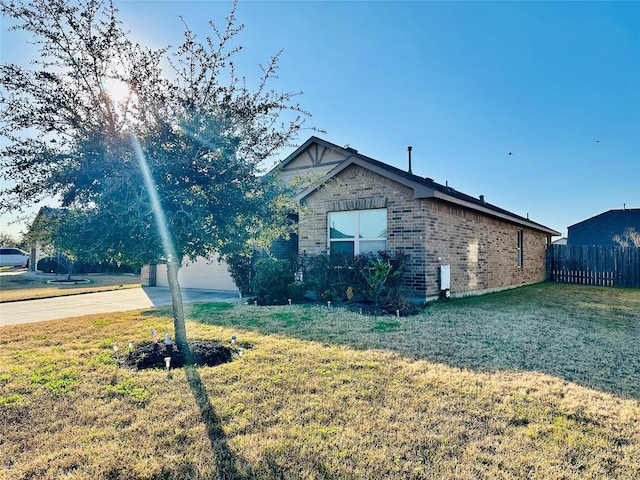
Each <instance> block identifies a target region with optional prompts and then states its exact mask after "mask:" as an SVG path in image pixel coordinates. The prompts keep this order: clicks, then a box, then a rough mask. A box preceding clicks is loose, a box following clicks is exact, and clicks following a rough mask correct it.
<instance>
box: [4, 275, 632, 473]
mask: <svg viewBox="0 0 640 480" xmlns="http://www.w3.org/2000/svg"><path fill="white" fill-rule="evenodd" d="M639 303H640V291H637V290H636V291H633V290H618V289H598V288H591V287H588V288H584V287H581V288H578V287H572V286H567V285H547V284H543V285H536V286H531V287H525V288H521V289H516V290H513V291H509V292H502V293H499V294H493V295H488V296H485V297H476V298H467V299H460V300H453V301H450V302H443V303H437V304H434V305H431V306H429V307H428V308H427V309H426V310H425V312H424V313H422V314H421V315H418V316H416V317H411V318H407V317H401V318H397V317H367V316H362V315H358V314H355V313H349V312H346V311H343V310H340V309H337V308H331V309H329V308H327V307H311V306H285V307H254V306H245V305H237V306H234V305H231V304H196V305H189V306H188V308H187V312H188V313H187V315H188V317H189V318H190V319H191V320H189V321H188V324H187V331H188V333H189V336H190V338H192V339H209V340H218V341H221V342H223V343H226V344H229V342H230V340H231V336H232V335H235V336H237V340H238V344H239V345H241V346H243V355H242V356H240V357H236V358H235V359H234V361H233V362H231V363H228V364H224V365H220V366H218V367H202V368H185V369H181V370H173V371H171V372H170V373H167V372H165V371H163V370H147V371H140V372H134V371H129V370H124V369H118V368H116V366H115V359H114V358H113V349H112V344H113V342H118V344H120V345H126V343H127V342H128V341H129V340H132V341H133V342H134V343H136V344H140V343H142V342H148V341H149V335H150V334H149V329H150V328H151V327H153V328H155V330H156V331H158V332H164V331H169V332H170V333H172V325H171V320H170V318H169V315H170V311H169V310H167V309H160V310H149V311H145V312H128V313H117V314H108V315H94V316H88V317H84V318H77V319H67V320H60V321H50V322H44V323H40V324H27V325H19V326H9V327H3V328H0V435H1V436H0V479H2V480H5V479H7V480H9V479H27V478H38V479H58V478H65V479H89V478H91V479H98V480H102V479H104V480H106V479H129V480H143V479H144V480H151V479H211V480H213V479H218V478H229V479H236V478H237V479H242V478H246V479H249V478H257V479H282V478H286V479H311V478H313V479H345V478H346V479H360V478H371V479H373V478H375V479H397V478H403V479H405V478H407V479H423V478H425V479H476V478H503V479H521V478H530V479H560V478H563V479H585V478H586V479H602V478H619V479H630V478H640V464H639V463H638V458H639V457H640V402H639V399H638V397H639V396H638V394H637V385H638V384H639V383H638V381H637V375H638V364H637V362H638V357H639V355H638V351H637V348H638V343H640V342H638V340H639V338H638V323H639V321H640V319H639V318H638V313H637V312H638V311H639V309H638V306H639ZM519 323H527V324H529V325H526V326H525V325H520V324H519ZM519 334H522V335H525V334H526V335H528V336H527V337H526V338H521V339H517V338H516V337H517V336H518V335H519ZM554 336H555V337H558V338H550V337H554ZM562 339H564V341H563V340H562ZM570 339H574V340H575V342H574V343H572V342H570V341H569V340H570ZM587 339H588V341H587ZM561 346H562V347H561ZM605 346H607V348H612V349H613V348H615V349H622V352H616V355H619V357H618V359H619V360H620V361H623V363H622V364H621V365H618V367H617V368H618V369H621V370H624V369H626V374H628V375H631V377H632V379H631V380H629V383H627V382H625V381H623V380H622V377H624V375H622V374H619V375H618V378H614V379H613V380H612V383H607V382H604V381H603V378H601V377H602V375H601V374H598V373H597V370H598V369H599V368H600V367H601V365H602V364H605V363H607V362H606V361H607V360H608V359H607V358H605V359H591V360H590V361H588V360H587V358H586V357H587V356H586V355H583V354H582V353H581V350H582V349H584V348H592V350H591V354H592V355H595V352H600V353H601V354H604V353H603V352H605V351H606V350H607V348H605ZM522 349H525V351H519V350H522ZM474 350H475V351H474ZM516 352H518V353H517V354H516ZM543 354H544V355H546V357H545V359H544V360H540V359H539V358H536V357H540V356H543ZM552 359H554V361H565V362H567V363H572V362H573V363H572V364H573V365H574V366H573V367H572V368H573V370H571V369H570V368H568V367H567V366H562V365H559V366H558V365H556V366H553V367H552V366H551V364H552V363H553V362H552V361H551V360H552ZM616 361H617V360H616ZM510 362H511V363H512V364H511V365H510ZM522 365H524V366H525V367H524V368H523V366H522ZM535 365H546V367H547V369H548V370H559V371H560V372H564V373H563V374H549V373H550V372H546V373H545V370H544V369H541V368H536V367H535ZM587 367H588V368H587ZM589 368H592V369H593V372H591V373H590V374H589V375H585V378H591V381H592V382H593V384H594V385H593V386H592V387H591V388H587V387H585V386H581V385H580V384H585V383H586V382H583V381H580V382H576V381H570V380H568V379H567V376H568V375H569V373H571V372H574V371H582V370H584V371H587V370H588V369H589ZM611 371H614V370H613V367H612V370H611ZM634 375H635V377H634ZM594 376H595V377H594ZM594 378H595V380H594ZM632 381H635V385H636V387H635V390H634V388H633V387H632V386H631V385H632V383H631V382H632ZM613 391H615V392H616V393H615V394H614V393H611V392H613Z"/></svg>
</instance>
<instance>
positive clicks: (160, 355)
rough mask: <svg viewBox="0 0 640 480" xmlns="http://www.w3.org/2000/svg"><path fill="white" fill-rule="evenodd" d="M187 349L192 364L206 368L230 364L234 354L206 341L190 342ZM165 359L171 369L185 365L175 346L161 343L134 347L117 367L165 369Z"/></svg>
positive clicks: (217, 343) (231, 350) (223, 347)
mask: <svg viewBox="0 0 640 480" xmlns="http://www.w3.org/2000/svg"><path fill="white" fill-rule="evenodd" d="M189 349H190V350H191V356H192V358H193V362H192V363H193V364H194V365H197V366H207V367H214V366H216V365H220V364H222V363H227V362H230V361H231V359H232V356H233V353H234V350H233V349H231V348H229V347H225V346H224V345H222V344H221V343H219V342H214V341H206V340H193V341H190V342H189ZM166 357H171V364H170V365H171V368H180V367H184V366H185V364H186V361H185V358H184V355H183V354H182V352H181V351H179V350H178V347H177V346H176V345H169V347H168V348H167V347H166V346H165V345H164V344H162V343H147V344H143V345H136V346H135V348H134V350H133V351H132V352H130V353H126V354H125V355H123V356H122V358H120V361H119V366H120V367H124V368H132V369H135V370H144V369H147V368H166V363H165V358H166Z"/></svg>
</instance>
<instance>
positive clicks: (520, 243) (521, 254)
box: [518, 230, 524, 267]
mask: <svg viewBox="0 0 640 480" xmlns="http://www.w3.org/2000/svg"><path fill="white" fill-rule="evenodd" d="M518 267H524V232H523V231H522V230H518Z"/></svg>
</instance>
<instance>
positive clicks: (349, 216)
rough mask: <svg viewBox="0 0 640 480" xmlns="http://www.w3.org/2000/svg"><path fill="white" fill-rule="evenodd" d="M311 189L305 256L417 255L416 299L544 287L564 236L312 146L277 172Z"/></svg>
mask: <svg viewBox="0 0 640 480" xmlns="http://www.w3.org/2000/svg"><path fill="white" fill-rule="evenodd" d="M274 173H275V174H278V175H279V176H280V177H281V178H283V179H284V180H285V181H293V180H294V179H296V180H297V181H304V179H306V180H307V181H308V182H310V184H309V186H308V187H307V188H305V189H304V190H302V191H301V192H300V193H299V194H298V195H297V200H298V201H299V202H300V204H301V206H302V209H301V213H300V217H299V224H298V253H300V254H305V255H321V254H327V253H334V252H335V253H353V254H361V253H368V252H377V251H378V250H389V251H396V250H402V251H404V252H405V253H408V254H410V256H411V258H410V264H409V269H408V272H407V273H406V275H405V277H404V283H405V289H406V294H407V295H408V297H410V298H412V299H414V300H428V299H432V298H437V297H438V296H440V295H441V293H442V292H443V291H447V293H449V291H450V293H451V294H452V295H464V294H470V293H481V292H488V291H493V290H499V289H504V288H510V287H514V286H518V285H525V284H530V283H535V282H540V281H543V280H544V279H545V254H546V248H547V245H549V244H550V243H551V237H552V236H557V235H560V233H559V232H557V231H555V230H553V229H550V228H548V227H545V226H543V225H541V224H539V223H536V222H533V221H531V220H530V219H528V218H524V217H521V216H519V215H516V214H514V213H511V212H509V211H507V210H504V209H502V208H500V207H498V206H495V205H492V204H491V203H489V202H487V201H486V199H485V198H484V196H480V197H479V198H475V197H472V196H470V195H466V194H464V193H462V192H459V191H457V190H455V189H453V188H451V187H450V186H448V185H441V184H438V183H436V182H434V181H433V180H432V179H430V178H424V177H420V176H418V175H414V174H412V173H410V172H408V171H403V170H401V169H399V168H396V167H393V166H391V165H387V164H385V163H382V162H380V161H378V160H375V159H373V158H370V157H367V156H365V155H362V154H360V153H358V151H357V150H355V149H353V148H343V147H339V146H337V145H334V144H332V143H329V142H327V141H325V140H322V139H319V138H317V137H311V138H310V139H309V140H307V142H305V143H304V144H303V145H302V146H301V147H300V148H298V149H297V150H296V151H295V152H293V153H292V154H291V155H290V156H289V157H287V158H286V159H285V160H284V161H283V162H282V163H281V164H280V165H278V166H277V167H276V169H275V171H274Z"/></svg>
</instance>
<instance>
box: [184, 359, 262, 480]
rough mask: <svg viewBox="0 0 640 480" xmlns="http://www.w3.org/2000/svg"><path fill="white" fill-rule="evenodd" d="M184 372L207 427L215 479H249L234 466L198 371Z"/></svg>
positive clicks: (218, 420)
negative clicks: (214, 462)
mask: <svg viewBox="0 0 640 480" xmlns="http://www.w3.org/2000/svg"><path fill="white" fill-rule="evenodd" d="M184 371H185V374H186V377H187V382H188V383H189V387H190V388H191V391H192V392H193V396H194V398H195V400H196V404H197V405H198V408H200V415H201V417H202V421H203V422H204V424H205V426H206V427H207V435H208V437H209V442H211V448H212V449H213V453H214V455H215V458H216V472H217V476H216V478H220V479H244V478H250V477H249V476H247V475H244V474H242V473H241V472H240V471H239V470H238V468H237V466H236V456H235V455H234V454H233V453H232V452H231V450H229V446H228V445H227V439H226V437H225V435H224V431H223V430H222V424H221V423H220V419H219V418H218V416H217V415H216V412H215V410H214V409H213V406H212V405H211V402H210V400H209V396H208V394H207V391H206V389H205V387H204V385H203V384H202V380H201V379H200V374H199V373H198V370H197V369H196V368H195V367H185V368H184Z"/></svg>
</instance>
